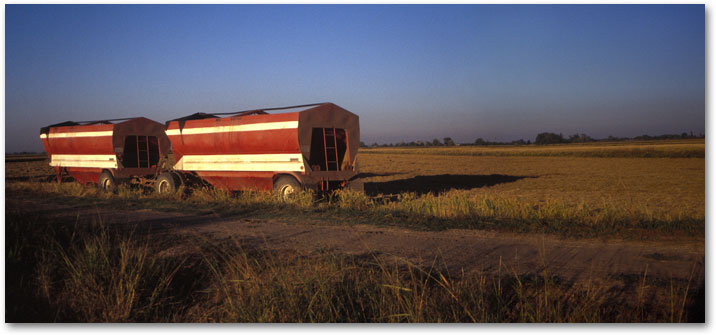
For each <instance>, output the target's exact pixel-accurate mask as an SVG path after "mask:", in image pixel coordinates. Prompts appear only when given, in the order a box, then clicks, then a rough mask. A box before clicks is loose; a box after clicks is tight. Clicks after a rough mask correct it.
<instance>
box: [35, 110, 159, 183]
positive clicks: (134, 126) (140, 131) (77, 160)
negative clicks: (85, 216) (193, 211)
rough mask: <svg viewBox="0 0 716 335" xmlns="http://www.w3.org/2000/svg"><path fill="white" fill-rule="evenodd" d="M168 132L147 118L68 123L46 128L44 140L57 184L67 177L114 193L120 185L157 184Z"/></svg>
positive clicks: (44, 129)
mask: <svg viewBox="0 0 716 335" xmlns="http://www.w3.org/2000/svg"><path fill="white" fill-rule="evenodd" d="M117 121H121V122H117ZM113 122H116V123H113ZM164 130H165V127H164V125H163V124H161V123H159V122H155V121H152V120H149V119H147V118H143V117H138V118H131V119H117V120H104V121H84V122H72V121H67V122H64V123H60V124H55V125H51V126H47V127H44V128H42V129H41V130H40V138H41V139H42V144H43V145H44V146H45V152H47V154H48V156H49V158H50V166H53V167H55V170H56V172H57V180H58V181H60V180H61V178H62V174H64V173H68V174H69V175H71V176H72V177H73V178H74V179H75V180H77V181H79V182H81V183H83V184H87V183H97V184H98V185H99V186H100V187H101V188H103V189H106V190H114V189H115V187H116V184H117V183H118V182H125V181H129V180H133V181H137V180H140V181H144V183H153V182H154V177H156V176H157V175H158V174H159V173H160V172H161V171H162V169H163V168H164V166H163V165H164V163H165V162H166V156H167V154H168V153H169V146H170V143H169V139H168V138H167V136H166V133H165V132H164ZM147 177H149V178H147Z"/></svg>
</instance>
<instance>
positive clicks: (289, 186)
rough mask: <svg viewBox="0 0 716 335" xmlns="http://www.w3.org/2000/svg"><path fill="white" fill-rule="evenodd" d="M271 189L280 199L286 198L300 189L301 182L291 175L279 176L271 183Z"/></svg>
mask: <svg viewBox="0 0 716 335" xmlns="http://www.w3.org/2000/svg"><path fill="white" fill-rule="evenodd" d="M273 189H274V191H276V192H277V193H278V194H279V195H280V196H281V198H282V199H284V200H287V199H289V198H291V196H292V195H293V194H295V193H296V192H298V191H299V190H300V189H301V183H299V182H298V180H296V178H294V177H292V176H281V177H279V178H278V179H276V181H275V182H274V183H273Z"/></svg>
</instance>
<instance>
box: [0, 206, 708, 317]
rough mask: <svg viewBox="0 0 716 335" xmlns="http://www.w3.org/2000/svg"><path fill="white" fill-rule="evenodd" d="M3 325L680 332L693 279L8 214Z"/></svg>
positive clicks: (695, 310) (693, 292) (694, 311)
mask: <svg viewBox="0 0 716 335" xmlns="http://www.w3.org/2000/svg"><path fill="white" fill-rule="evenodd" d="M5 215H6V225H5V229H6V259H5V261H6V279H7V287H8V290H7V292H8V293H7V296H6V313H7V314H6V319H7V321H8V322H684V321H701V320H703V301H702V300H699V296H700V295H702V292H701V293H699V292H700V291H699V290H697V289H696V288H695V287H694V284H693V283H692V282H691V281H671V282H669V283H660V282H656V281H653V280H650V279H649V277H648V276H646V274H645V275H644V276H643V278H641V277H640V278H633V279H632V280H630V281H628V285H627V286H626V287H624V288H623V290H621V291H615V290H612V289H610V287H609V286H606V285H601V284H599V280H597V279H596V278H595V281H594V282H590V283H589V284H587V285H586V286H571V285H568V284H566V283H563V282H562V281H561V279H560V278H557V277H554V276H550V274H548V273H544V272H543V273H540V274H535V275H518V274H517V273H516V271H514V269H510V268H507V267H504V266H501V267H500V273H499V274H498V275H497V276H488V275H485V274H482V273H469V274H467V273H452V274H451V273H449V272H448V271H446V270H441V266H440V262H439V260H437V261H436V262H435V265H434V266H432V267H430V268H419V267H417V266H414V265H412V264H410V263H407V262H405V261H400V260H398V261H388V260H385V259H381V258H380V257H378V256H376V255H371V254H366V255H358V256H345V255H336V254H332V253H320V252H318V253H313V254H308V255H297V254H296V253H288V252H283V253H281V252H267V251H262V250H254V249H250V248H248V247H247V246H244V245H242V244H241V243H240V242H238V241H233V240H227V241H219V242H216V241H214V240H212V239H209V238H208V237H206V236H203V235H195V236H191V237H188V238H187V239H186V240H185V241H179V242H177V243H179V244H181V245H184V246H188V247H189V249H190V250H191V252H189V253H185V254H181V255H168V254H166V253H162V252H161V251H162V250H161V248H160V247H158V246H157V245H156V244H155V243H152V242H151V241H152V236H151V233H150V232H146V231H139V230H137V229H136V228H134V229H127V227H126V226H121V225H120V226H117V225H113V226H111V227H110V226H109V225H105V224H103V220H102V217H96V218H95V219H94V220H93V221H92V222H91V223H89V224H83V223H81V222H86V221H81V220H79V219H78V220H77V221H75V222H59V221H53V219H52V218H50V217H44V216H41V215H37V214H34V215H28V214H27V213H23V212H16V211H12V210H10V211H7V212H6V213H5Z"/></svg>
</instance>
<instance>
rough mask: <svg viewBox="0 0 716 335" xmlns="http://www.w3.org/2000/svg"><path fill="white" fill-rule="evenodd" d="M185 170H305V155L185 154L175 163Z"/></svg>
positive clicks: (178, 168) (176, 166) (177, 168)
mask: <svg viewBox="0 0 716 335" xmlns="http://www.w3.org/2000/svg"><path fill="white" fill-rule="evenodd" d="M174 169H176V170H183V171H242V172H259V171H270V172H273V171H283V172H285V171H299V172H300V171H303V156H302V155H301V154H300V153H298V154H261V155H184V156H182V158H181V159H180V160H179V161H178V162H177V163H176V164H175V165H174Z"/></svg>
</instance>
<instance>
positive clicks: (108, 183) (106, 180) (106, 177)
mask: <svg viewBox="0 0 716 335" xmlns="http://www.w3.org/2000/svg"><path fill="white" fill-rule="evenodd" d="M98 185H99V188H100V189H101V190H103V191H105V192H114V191H116V190H117V183H116V182H115V181H114V177H113V176H112V174H111V173H110V172H109V171H106V170H105V171H102V173H101V174H100V175H99V181H98Z"/></svg>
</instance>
